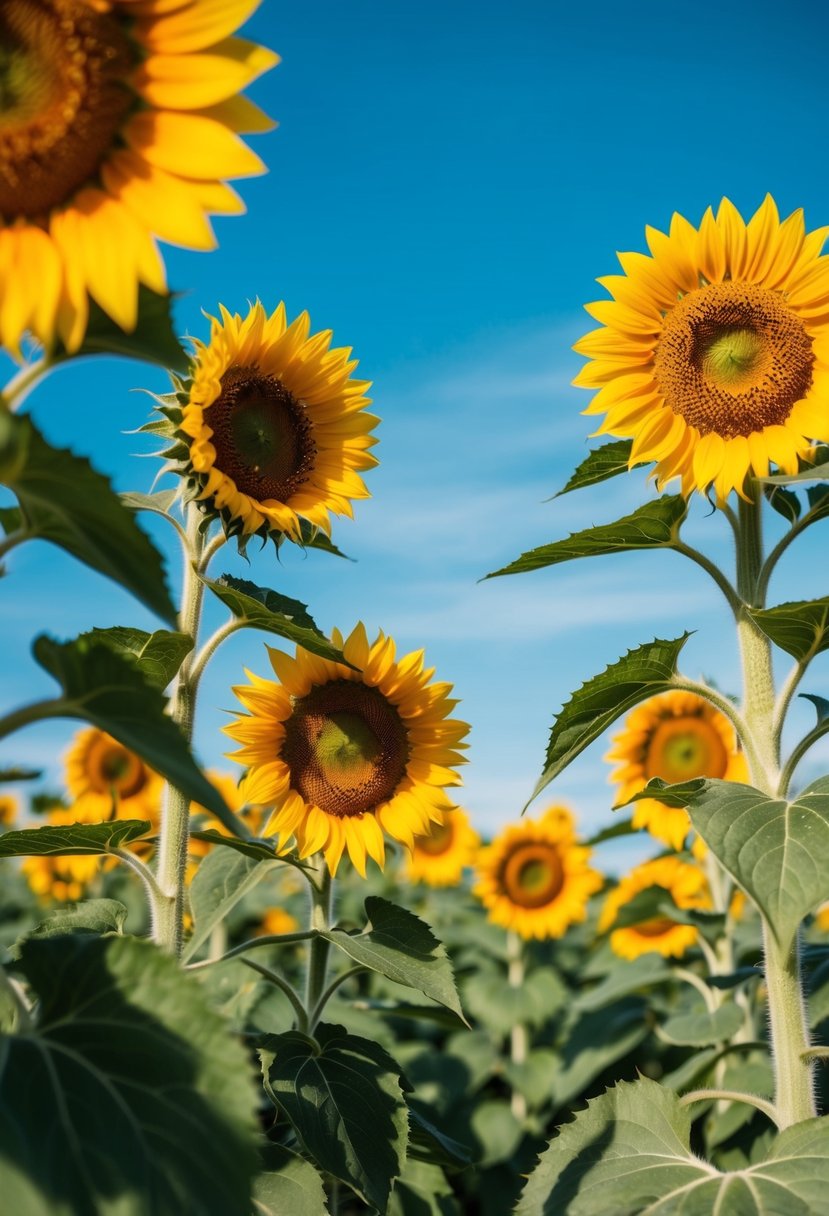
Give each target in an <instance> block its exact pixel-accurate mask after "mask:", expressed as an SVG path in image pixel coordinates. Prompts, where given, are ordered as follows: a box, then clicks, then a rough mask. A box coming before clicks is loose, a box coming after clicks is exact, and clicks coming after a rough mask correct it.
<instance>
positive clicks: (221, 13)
mask: <svg viewBox="0 0 829 1216" xmlns="http://www.w3.org/2000/svg"><path fill="white" fill-rule="evenodd" d="M260 2H261V0H193V3H191V4H188V5H186V6H185V7H184V8H180V9H178V10H177V11H174V12H171V13H169V14H168V15H165V16H163V17H151V18H147V19H144V20H140V21H139V22H138V24H137V25H136V27H135V36H136V37H137V38H138V39H139V41H140V42H142V43H143V44H144V46H146V47H149V48H150V50H153V51H158V52H160V53H162V54H167V55H181V54H186V53H187V52H189V51H201V50H204V48H205V47H209V46H213V45H214V44H215V43H217V42H220V41H221V40H222V39H223V38H227V37H228V35H229V34H232V33H234V31H235V30H237V29H238V28H239V26H241V25H243V24H244V22H245V21H247V19H248V17H250V15H251V13H253V12H255V11H256V9H257V8H258V7H259V4H260Z"/></svg>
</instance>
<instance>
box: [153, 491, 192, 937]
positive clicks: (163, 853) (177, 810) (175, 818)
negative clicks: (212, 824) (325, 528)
mask: <svg viewBox="0 0 829 1216" xmlns="http://www.w3.org/2000/svg"><path fill="white" fill-rule="evenodd" d="M186 523H187V528H186V536H187V544H186V546H185V550H184V573H183V578H182V592H181V610H180V612H179V615H178V628H179V630H180V631H181V633H187V634H189V635H190V637H191V638H193V641H194V642H195V641H197V639H198V633H199V622H200V620H201V610H202V601H203V599H204V584H203V583H202V581H201V579H200V578H199V577H198V574H197V570H198V566H199V562H200V561H201V557H202V553H203V550H204V543H205V541H204V533H203V532H202V531H201V529H200V526H199V525H200V523H201V514H200V512H199V509H198V507H197V506H196V505H195V504H194V503H189V504H188V507H187V520H186ZM192 663H193V651H191V652H190V654H188V655H186V656H185V658H184V660H183V662H182V664H181V667H180V668H179V672H178V675H177V676H176V680H175V683H174V685H173V689H172V694H171V697H170V716H171V717H172V719H173V721H174V722H176V723H177V724H178V726H179V728H180V730H181V732H182V734H183V735H184V737H185V739H186V740H187V742H188V743H189V742H190V741H191V740H192V738H193V719H194V715H195V709H196V690H195V687H193V685H192V682H191V670H192ZM189 838H190V799H189V798H188V797H187V795H186V794H185V793H183V791H182V790H179V789H176V788H175V786H172V785H169V784H168V785H167V789H166V794H165V800H164V809H163V812H162V816H161V836H160V839H159V843H158V886H159V888H160V891H161V894H160V897H159V898H158V899H157V900H156V901H155V906H154V909H153V912H154V915H153V939H154V940H155V942H156V943H157V944H158V945H159V946H160V947H161V948H162V950H166V951H167V952H168V953H170V954H174V955H175V956H176V957H179V956H180V955H181V944H182V919H183V914H184V872H185V868H186V865H187V845H188V842H189Z"/></svg>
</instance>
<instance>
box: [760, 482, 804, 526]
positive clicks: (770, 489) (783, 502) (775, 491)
mask: <svg viewBox="0 0 829 1216" xmlns="http://www.w3.org/2000/svg"><path fill="white" fill-rule="evenodd" d="M763 489H764V492H765V495H766V498H767V500H768V502H769V504H770V505H771V506H772V507H773V508H774V510H775V511H776V512H777V513H778V515H782V516H783V518H784V519H786V520H788V521H789V523H790V524H794V523H797V521H798V519H799V518H800V499H799V498H798V497H797V495H796V494H793V493H792V492H791V490H785V489H784V488H783V486H764V487H763Z"/></svg>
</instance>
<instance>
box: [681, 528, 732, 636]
mask: <svg viewBox="0 0 829 1216" xmlns="http://www.w3.org/2000/svg"><path fill="white" fill-rule="evenodd" d="M671 548H672V549H674V550H675V552H677V553H681V554H682V556H683V557H687V558H690V560H691V561H692V562H696V564H697V565H698V566H699V567H700V569H702V570H704V571H705V573H706V574H708V575H709V576H710V577H711V578H712V579H713V580H714V582H715V583H716V584H717V586H718V587H719V589H720V591H722V593H723V595H724V596H725V598H726V601H727V603H728V606H729V608H730V609H731V611H732V612H733V613H734V616H735V617H737V616H739V613H740V607H741V605H740V597H739V596H738V595H737V592H736V591H735V590H734V588H733V587H732V586H731V583H730V582H729V581H728V579H727V578H726V577H725V575H724V574H723V572H722V570H720V569H719V567H717V566H715V565H714V563H713V562H712V561H711V559H710V558H709V557H706V556H705V554H704V553H700V551H699V549H694V548H693V547H692V546H691V545H686V544H685V542H684V541H681V540H677V541H674V543H673V544H672V545H671Z"/></svg>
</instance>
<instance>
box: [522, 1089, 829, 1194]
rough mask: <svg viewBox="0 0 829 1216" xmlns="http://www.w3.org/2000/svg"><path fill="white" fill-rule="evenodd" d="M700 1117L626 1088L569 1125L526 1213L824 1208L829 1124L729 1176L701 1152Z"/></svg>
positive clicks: (662, 1097) (810, 1123) (797, 1129)
mask: <svg viewBox="0 0 829 1216" xmlns="http://www.w3.org/2000/svg"><path fill="white" fill-rule="evenodd" d="M691 1118H692V1112H691V1110H690V1109H689V1108H688V1107H684V1106H682V1105H681V1103H680V1099H679V1098H678V1097H677V1095H676V1094H675V1093H672V1092H671V1091H670V1090H668V1089H666V1088H665V1087H664V1086H661V1085H657V1084H656V1082H655V1081H650V1080H647V1079H645V1078H642V1079H641V1080H639V1081H632V1082H631V1081H621V1082H620V1083H619V1084H618V1085H615V1086H614V1087H613V1088H612V1089H609V1090H607V1092H606V1093H604V1094H603V1095H602V1096H601V1097H600V1098H594V1099H593V1100H592V1101H590V1102H589V1103H588V1105H587V1109H586V1110H583V1111H581V1112H579V1114H577V1115H576V1117H575V1119H574V1120H573V1121H572V1122H571V1123H568V1124H566V1125H565V1126H564V1127H562V1128H561V1130H560V1132H559V1134H558V1136H557V1137H556V1138H555V1140H553V1141H552V1143H551V1144H550V1146H549V1147H548V1148H547V1149H546V1151H545V1152H544V1153H543V1154H542V1156H541V1159H540V1161H539V1163H538V1165H537V1166H536V1168H535V1170H534V1171H533V1173H532V1174H531V1175H530V1178H529V1181H528V1182H527V1184H526V1186H525V1188H524V1191H523V1193H522V1196H521V1199H520V1201H519V1204H518V1207H517V1208H516V1210H515V1211H516V1216H558V1214H559V1213H561V1212H567V1213H568V1214H569V1216H619V1213H621V1212H644V1211H645V1210H647V1211H648V1212H649V1213H652V1216H668V1213H671V1212H678V1211H680V1210H682V1212H687V1213H688V1216H692V1214H695V1216H703V1214H704V1213H710V1212H739V1213H740V1216H775V1214H776V1213H779V1212H781V1211H783V1210H785V1211H786V1212H789V1213H791V1214H792V1216H794V1214H795V1213H797V1214H798V1216H816V1214H817V1213H818V1212H821V1211H823V1210H824V1207H825V1198H826V1188H827V1187H828V1186H829V1119H807V1120H806V1121H805V1122H803V1123H797V1124H795V1126H793V1127H790V1128H788V1129H787V1130H786V1131H784V1132H782V1133H781V1134H780V1135H779V1136H778V1137H776V1138H775V1140H774V1141H773V1142H772V1146H771V1149H770V1151H769V1152H768V1154H767V1156H766V1157H765V1159H764V1160H763V1161H761V1162H757V1163H755V1164H753V1165H750V1166H747V1167H746V1168H745V1169H742V1170H740V1171H735V1172H733V1173H721V1172H720V1171H719V1170H716V1169H714V1167H713V1166H711V1165H708V1164H707V1162H705V1161H702V1160H700V1158H699V1157H697V1156H695V1155H694V1154H693V1153H692V1152H691V1148H690V1137H691ZM781 1203H782V1205H783V1206H782V1207H781Z"/></svg>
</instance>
